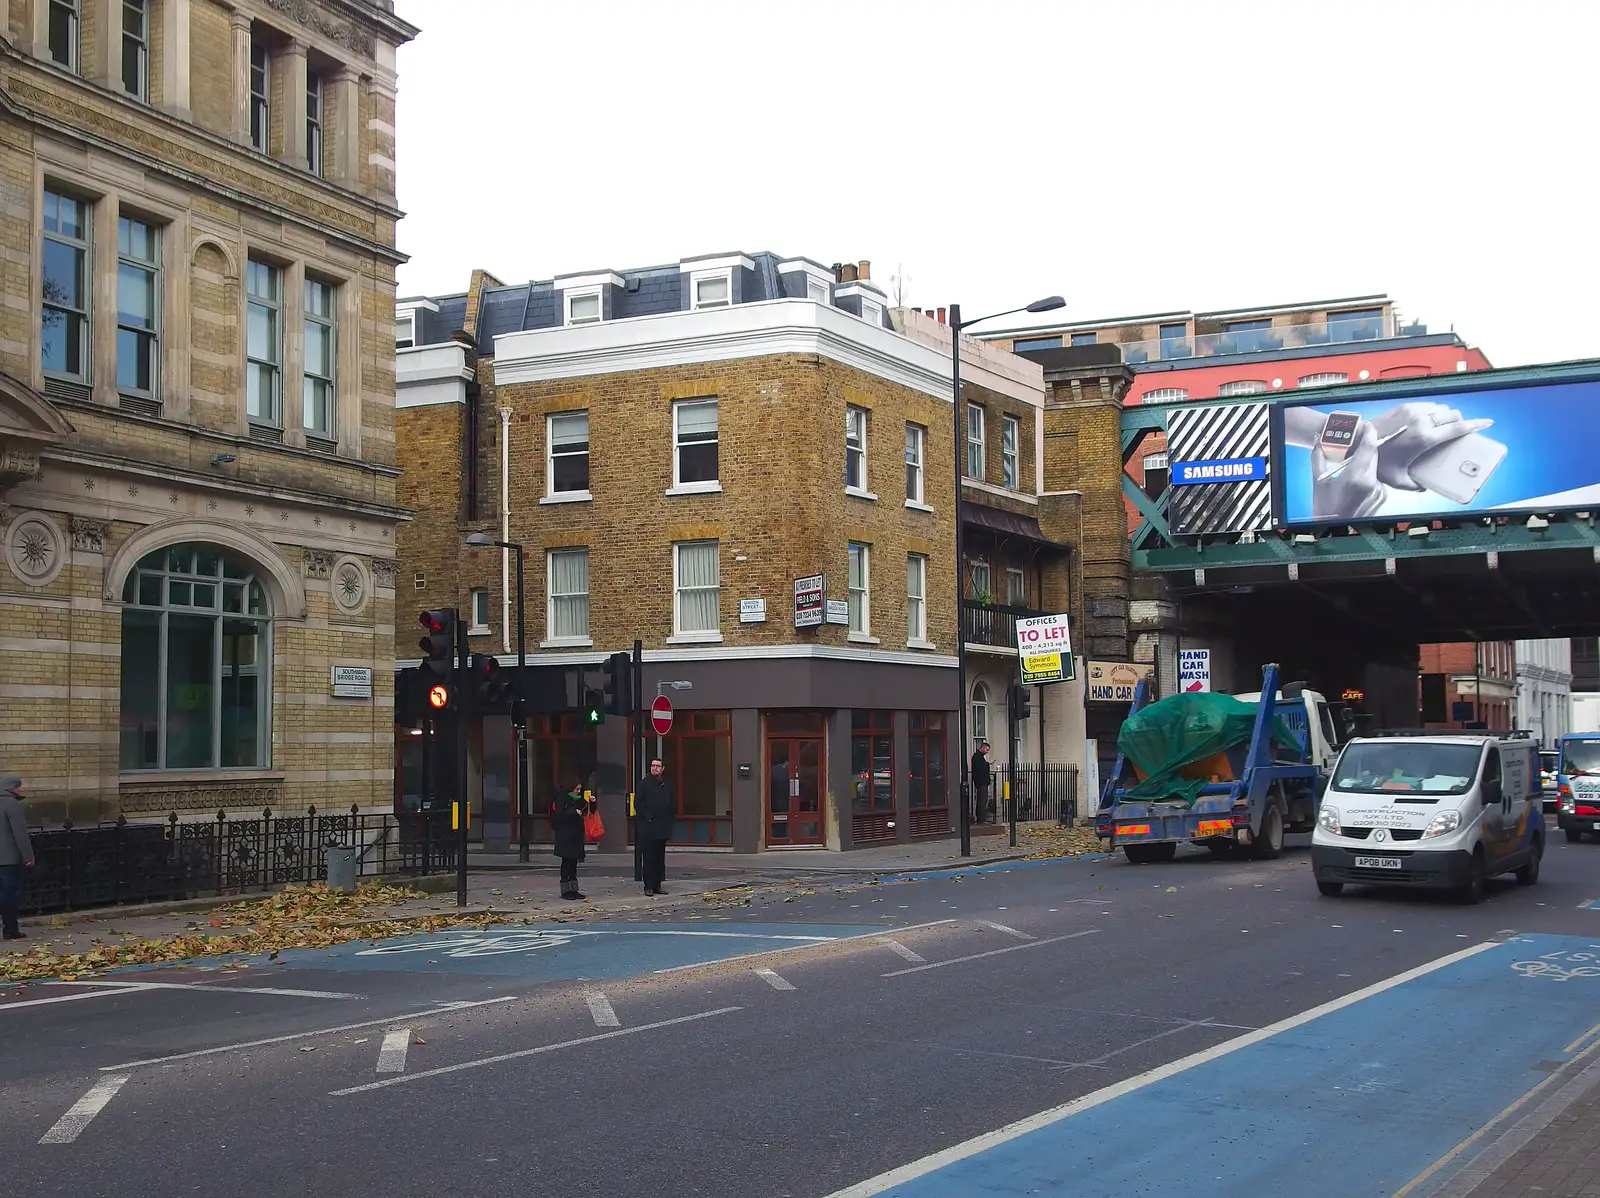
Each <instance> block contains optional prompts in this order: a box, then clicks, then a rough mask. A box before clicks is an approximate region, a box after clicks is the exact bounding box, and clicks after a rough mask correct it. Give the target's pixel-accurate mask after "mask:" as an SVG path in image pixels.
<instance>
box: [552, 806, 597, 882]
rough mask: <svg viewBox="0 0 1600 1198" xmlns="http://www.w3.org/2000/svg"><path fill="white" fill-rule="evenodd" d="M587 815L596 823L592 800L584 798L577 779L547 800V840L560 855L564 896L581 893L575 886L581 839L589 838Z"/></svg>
mask: <svg viewBox="0 0 1600 1198" xmlns="http://www.w3.org/2000/svg"><path fill="white" fill-rule="evenodd" d="M591 819H592V820H593V822H594V823H596V824H598V823H599V820H600V816H599V813H598V811H596V809H595V804H594V803H592V802H588V801H586V800H585V799H584V794H583V783H582V782H581V781H576V780H575V781H574V782H573V783H572V786H571V788H570V789H569V790H568V791H566V793H564V794H562V793H558V794H557V795H556V797H555V801H554V802H553V803H551V804H550V840H551V843H552V846H553V852H554V853H555V855H556V856H557V857H559V858H561V897H562V898H564V899H573V900H581V899H582V898H583V897H584V896H583V894H582V892H580V891H579V890H578V862H580V861H582V860H583V858H584V843H585V842H586V841H588V840H589V837H588V832H589V828H588V827H587V826H586V825H587V824H588V823H589V821H590V820H591ZM595 839H596V841H598V839H599V838H598V837H596V838H595ZM590 843H594V842H590Z"/></svg>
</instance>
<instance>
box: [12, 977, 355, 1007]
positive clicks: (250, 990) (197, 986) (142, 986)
mask: <svg viewBox="0 0 1600 1198" xmlns="http://www.w3.org/2000/svg"><path fill="white" fill-rule="evenodd" d="M42 984H43V985H46V986H105V987H109V988H110V989H109V991H108V993H114V992H116V991H134V990H205V991H210V992H212V993H216V992H219V991H221V992H226V993H230V994H279V995H283V996H284V997H286V998H365V997H366V995H364V994H347V993H345V992H344V991H342V990H295V989H290V988H287V987H283V986H235V985H232V984H230V983H228V982H113V981H109V980H107V979H105V978H94V979H93V980H91V981H82V982H44V983H42ZM80 997H93V998H98V997H101V995H98V994H96V995H84V996H80ZM39 1001H55V1002H60V1001H62V1000H61V999H54V1000H39ZM17 1005H18V1006H20V1005H21V1004H20V1003H19V1004H17Z"/></svg>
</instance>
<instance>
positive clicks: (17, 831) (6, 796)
mask: <svg viewBox="0 0 1600 1198" xmlns="http://www.w3.org/2000/svg"><path fill="white" fill-rule="evenodd" d="M32 864H33V843H32V842H31V841H30V840H29V839H28V823H27V820H26V819H24V818H23V814H22V779H21V778H19V777H17V775H15V774H7V775H6V776H5V777H4V778H0V925H3V928H0V934H3V935H4V936H5V938H6V939H7V940H21V939H22V938H23V932H22V928H21V927H20V926H19V925H18V923H17V916H18V914H19V913H20V911H21V908H22V871H23V868H24V867H26V866H29V865H32Z"/></svg>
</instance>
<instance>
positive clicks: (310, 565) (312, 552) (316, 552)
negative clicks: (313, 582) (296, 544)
mask: <svg viewBox="0 0 1600 1198" xmlns="http://www.w3.org/2000/svg"><path fill="white" fill-rule="evenodd" d="M332 569H333V554H331V553H329V552H328V551H327V550H326V549H307V550H306V577H307V578H327V577H328V572H329V571H330V570H332Z"/></svg>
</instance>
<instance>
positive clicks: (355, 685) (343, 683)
mask: <svg viewBox="0 0 1600 1198" xmlns="http://www.w3.org/2000/svg"><path fill="white" fill-rule="evenodd" d="M332 692H333V697H334V698H335V699H370V698H372V670H371V668H370V667H368V666H334V667H333V678H332Z"/></svg>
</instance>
